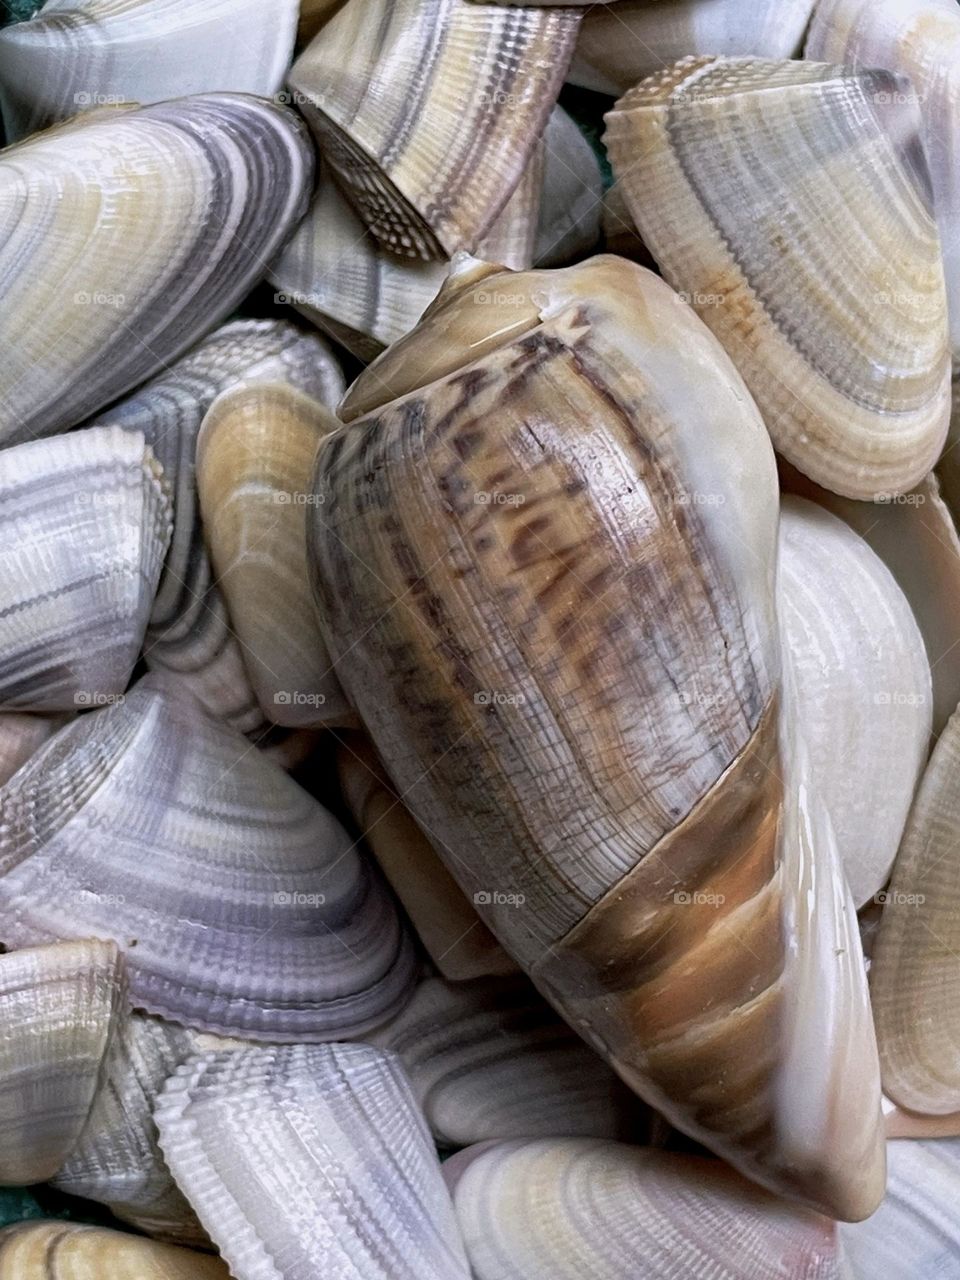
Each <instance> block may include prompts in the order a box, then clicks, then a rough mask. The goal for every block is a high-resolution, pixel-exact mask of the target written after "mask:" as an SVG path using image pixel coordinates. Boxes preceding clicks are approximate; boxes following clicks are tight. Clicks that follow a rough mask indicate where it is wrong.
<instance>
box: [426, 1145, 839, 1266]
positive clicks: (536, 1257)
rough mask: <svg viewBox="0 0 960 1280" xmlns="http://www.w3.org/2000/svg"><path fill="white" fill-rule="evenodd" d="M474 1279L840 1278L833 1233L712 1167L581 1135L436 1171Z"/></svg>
mask: <svg viewBox="0 0 960 1280" xmlns="http://www.w3.org/2000/svg"><path fill="white" fill-rule="evenodd" d="M444 1173H445V1175H446V1177H447V1181H448V1183H449V1184H450V1185H451V1188H452V1191H453V1197H454V1204H455V1206H456V1210H457V1220H458V1222H459V1223H460V1230H461V1232H462V1233H463V1239H464V1243H465V1245H466V1248H467V1254H468V1256H469V1258H470V1265H471V1267H472V1268H473V1275H474V1277H475V1280H583V1277H586V1276H589V1277H590V1280H626V1277H628V1276H629V1277H631V1278H633V1277H636V1278H637V1280H641V1278H642V1280H680V1278H681V1277H683V1278H684V1280H687V1278H688V1277H689V1280H696V1278H697V1277H705V1276H709V1277H710V1280H774V1278H775V1277H776V1278H777V1280H840V1278H841V1274H842V1273H841V1270H840V1266H839V1262H838V1257H837V1240H836V1234H837V1233H836V1228H835V1226H834V1224H833V1223H831V1222H827V1221H826V1220H825V1219H823V1218H819V1217H817V1216H816V1215H815V1214H812V1213H810V1212H808V1211H806V1210H803V1209H799V1208H797V1207H796V1206H793V1205H786V1204H784V1203H783V1202H782V1201H778V1200H776V1199H775V1198H774V1197H773V1196H771V1195H769V1194H768V1193H767V1192H765V1191H761V1190H760V1189H759V1188H758V1187H754V1186H751V1185H750V1183H748V1182H745V1181H744V1180H743V1179H742V1178H740V1177H738V1176H737V1174H735V1173H734V1172H733V1171H732V1170H730V1169H728V1168H727V1167H726V1166H725V1165H723V1164H721V1163H720V1161H718V1160H705V1159H703V1158H701V1157H696V1156H686V1155H677V1154H673V1153H670V1152H666V1151H654V1150H651V1149H649V1148H641V1147H628V1146H624V1145H622V1144H621V1143H617V1142H604V1141H600V1140H590V1139H588V1138H579V1139H578V1138H566V1139H563V1138H557V1139H552V1140H551V1139H542V1140H541V1141H539V1142H503V1143H498V1144H493V1145H489V1146H483V1147H477V1148H473V1149H467V1150H466V1151H463V1152H461V1153H460V1154H459V1155H456V1156H454V1157H453V1159H452V1160H450V1161H448V1162H447V1164H446V1165H445V1166H444Z"/></svg>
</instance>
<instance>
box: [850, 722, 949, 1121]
mask: <svg viewBox="0 0 960 1280" xmlns="http://www.w3.org/2000/svg"><path fill="white" fill-rule="evenodd" d="M958 862H960V710H958V711H957V712H955V713H954V715H953V716H952V717H951V719H950V720H949V722H948V723H947V726H946V728H945V729H944V731H943V733H942V734H941V735H940V738H939V741H938V742H937V745H936V746H935V747H934V750H933V755H932V756H931V757H930V763H929V765H928V766H927V769H926V772H925V773H924V775H923V778H922V780H921V782H920V788H919V790H918V792H917V798H916V801H915V803H914V806H913V809H912V810H911V813H910V818H909V821H908V822H907V828H906V831H905V832H904V836H903V842H902V844H901V846H900V851H899V853H898V855H897V860H896V863H895V865H894V868H893V876H892V877H891V880H890V887H889V889H888V891H887V892H886V894H885V898H884V906H883V916H882V917H881V920H880V929H879V932H878V934H877V940H876V942H875V944H874V949H873V961H872V964H871V968H870V988H871V994H872V998H873V1011H874V1017H875V1019H876V1025H877V1040H878V1042H879V1045H880V1063H881V1067H882V1070H883V1087H884V1090H885V1091H886V1093H887V1094H888V1095H889V1096H890V1097H891V1098H892V1099H893V1101H894V1102H896V1103H898V1104H899V1105H900V1106H903V1107H907V1108H908V1109H910V1110H912V1111H919V1112H921V1113H924V1114H930V1115H947V1114H950V1113H951V1112H955V1111H960V1006H958V1003H957V991H958V984H960V955H958V951H960V880H958V875H957V867H958Z"/></svg>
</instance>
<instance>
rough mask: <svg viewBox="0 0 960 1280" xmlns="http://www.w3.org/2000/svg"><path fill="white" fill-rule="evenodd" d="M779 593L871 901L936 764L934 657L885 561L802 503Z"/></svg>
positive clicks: (824, 778) (820, 766)
mask: <svg viewBox="0 0 960 1280" xmlns="http://www.w3.org/2000/svg"><path fill="white" fill-rule="evenodd" d="M779 589H780V596H779V599H780V617H781V624H782V626H783V631H784V644H785V647H786V648H787V649H788V651H789V653H790V659H791V662H792V665H793V672H794V678H795V689H796V693H797V696H798V707H797V714H798V717H799V720H800V723H801V726H802V729H803V733H804V736H805V737H806V740H807V744H808V747H809V749H810V763H811V767H812V769H813V778H814V782H815V785H816V787H817V790H818V791H819V793H820V795H821V796H822V798H823V801H824V803H825V805H826V807H827V809H828V811H829V813H830V819H831V822H832V825H833V828H834V832H835V834H836V836H837V842H838V848H839V850H840V855H841V859H842V862H843V869H844V872H845V873H846V876H847V880H848V882H849V884H850V888H851V892H852V893H853V898H854V902H855V904H856V905H857V906H861V905H862V904H863V903H865V902H867V901H869V900H870V899H871V898H872V897H873V895H874V894H876V893H877V892H878V891H879V890H880V889H882V888H883V886H884V885H885V884H886V882H887V878H888V876H889V873H890V868H891V866H892V865H893V859H894V857H895V856H896V852H897V846H898V845H899V843H900V836H901V835H902V833H903V828H904V824H905V823H906V820H907V813H908V812H909V809H910V804H911V801H912V800H913V793H914V790H915V788H916V785H917V782H918V780H919V777H920V774H921V771H922V769H923V766H924V764H925V763H926V757H927V748H928V740H929V737H930V726H931V715H932V704H933V697H932V692H931V685H930V664H929V662H928V660H927V654H926V649H925V648H924V643H923V637H922V636H921V634H920V630H919V628H918V626H917V623H916V620H915V619H914V617H913V613H912V612H911V610H910V606H909V604H908V603H907V601H906V599H905V597H904V595H903V592H902V591H901V590H900V588H899V586H898V585H897V583H896V581H895V580H894V578H893V575H892V574H891V573H890V571H889V570H888V569H887V567H886V565H884V563H883V561H882V560H880V558H879V557H878V556H877V555H876V553H875V552H874V551H872V550H871V549H870V547H869V546H868V545H867V543H866V542H864V541H863V539H862V538H860V537H859V536H858V535H857V534H855V533H854V532H853V530H852V529H851V528H850V527H849V526H848V525H846V524H844V522H843V521H842V520H840V519H838V518H837V517H836V516H833V515H831V514H830V513H829V512H828V511H825V510H823V508H822V507H819V506H817V505H816V504H815V503H812V502H807V501H804V500H803V499H801V498H791V497H788V498H785V499H784V501H783V507H782V511H781V520H780V576H779Z"/></svg>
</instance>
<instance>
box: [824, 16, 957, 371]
mask: <svg viewBox="0 0 960 1280" xmlns="http://www.w3.org/2000/svg"><path fill="white" fill-rule="evenodd" d="M804 56H805V57H807V58H812V59H814V60H816V61H820V62H838V63H844V64H846V65H848V66H854V67H885V68H886V69H887V70H888V71H895V72H898V73H899V74H901V75H903V76H904V77H905V78H906V79H907V80H908V81H909V86H908V87H907V88H906V89H905V93H906V94H907V96H909V97H912V98H913V99H914V100H915V101H916V102H917V103H918V104H919V107H920V114H921V116H922V118H923V122H924V126H925V127H924V145H925V150H926V155H927V163H928V164H929V166H930V179H931V183H932V185H933V194H934V208H935V210H936V213H937V221H938V223H939V225H940V240H941V243H942V246H943V262H944V274H945V276H946V283H947V302H948V306H949V311H950V329H951V335H952V341H953V352H954V358H955V359H956V358H957V356H958V355H960V168H958V165H957V153H958V150H960V8H958V6H957V5H956V3H955V2H954V0H818V3H817V5H816V8H815V9H814V13H813V21H812V22H811V24H810V33H809V35H808V37H807V43H806V48H805V50H804Z"/></svg>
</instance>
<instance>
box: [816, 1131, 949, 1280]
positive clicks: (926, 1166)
mask: <svg viewBox="0 0 960 1280" xmlns="http://www.w3.org/2000/svg"><path fill="white" fill-rule="evenodd" d="M887 1159H888V1162H889V1169H890V1179H889V1183H888V1187H887V1195H886V1199H885V1200H884V1202H883V1204H882V1205H881V1206H880V1208H879V1209H878V1210H877V1212H876V1213H875V1214H874V1215H873V1217H872V1218H869V1219H868V1220H867V1221H866V1222H858V1223H857V1224H856V1225H855V1226H850V1225H847V1224H846V1223H845V1224H843V1225H842V1226H841V1227H840V1245H841V1249H842V1252H843V1257H844V1260H845V1262H846V1266H847V1270H848V1274H849V1276H850V1280H876V1277H878V1276H882V1277H883V1280H920V1277H923V1280H927V1278H928V1277H929V1278H930V1280H933V1278H934V1277H937V1278H940V1277H942V1280H953V1277H954V1276H958V1275H960V1241H958V1239H957V1202H958V1200H960V1140H952V1139H946V1140H941V1141H939V1142H930V1141H926V1142H916V1141H911V1142H905V1141H900V1142H889V1143H887Z"/></svg>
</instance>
